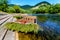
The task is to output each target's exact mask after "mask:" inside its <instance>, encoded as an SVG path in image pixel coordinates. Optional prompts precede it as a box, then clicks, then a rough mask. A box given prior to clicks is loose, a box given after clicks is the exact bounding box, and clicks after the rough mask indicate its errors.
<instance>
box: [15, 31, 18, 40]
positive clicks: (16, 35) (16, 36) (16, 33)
mask: <svg viewBox="0 0 60 40" xmlns="http://www.w3.org/2000/svg"><path fill="white" fill-rule="evenodd" d="M15 40H19V36H18V32H17V31H16V32H15Z"/></svg>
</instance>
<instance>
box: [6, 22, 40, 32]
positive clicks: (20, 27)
mask: <svg viewBox="0 0 60 40" xmlns="http://www.w3.org/2000/svg"><path fill="white" fill-rule="evenodd" d="M5 26H6V28H7V29H9V30H12V31H14V30H15V31H18V32H19V31H21V32H25V33H28V32H33V33H38V30H39V26H38V25H37V24H19V23H14V22H9V23H7V24H5Z"/></svg>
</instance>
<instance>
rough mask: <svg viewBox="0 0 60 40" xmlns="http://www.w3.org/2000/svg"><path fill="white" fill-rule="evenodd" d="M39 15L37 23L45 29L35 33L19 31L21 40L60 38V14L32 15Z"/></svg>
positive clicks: (58, 39) (54, 39)
mask: <svg viewBox="0 0 60 40" xmlns="http://www.w3.org/2000/svg"><path fill="white" fill-rule="evenodd" d="M30 16H37V24H38V25H40V26H41V27H42V28H43V31H39V32H38V33H37V34H34V33H27V34H26V33H21V32H19V40H60V15H35V14H34V15H30Z"/></svg>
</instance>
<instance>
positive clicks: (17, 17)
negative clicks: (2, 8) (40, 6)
mask: <svg viewBox="0 0 60 40" xmlns="http://www.w3.org/2000/svg"><path fill="white" fill-rule="evenodd" d="M14 18H16V19H21V18H23V17H22V16H14Z"/></svg>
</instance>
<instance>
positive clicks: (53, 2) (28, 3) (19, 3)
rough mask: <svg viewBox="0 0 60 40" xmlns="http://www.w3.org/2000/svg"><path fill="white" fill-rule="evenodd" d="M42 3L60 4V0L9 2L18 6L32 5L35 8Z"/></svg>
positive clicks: (14, 0) (15, 0) (13, 0)
mask: <svg viewBox="0 0 60 40" xmlns="http://www.w3.org/2000/svg"><path fill="white" fill-rule="evenodd" d="M42 1H47V2H49V3H51V4H56V3H60V0H8V3H9V4H16V5H21V6H23V5H31V6H34V5H36V4H37V3H40V2H42Z"/></svg>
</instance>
